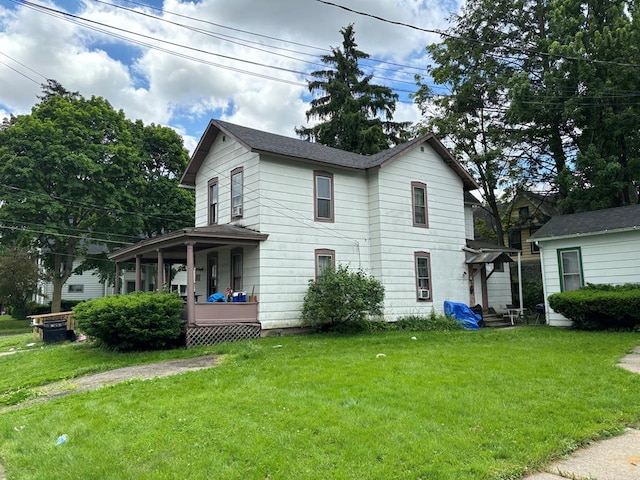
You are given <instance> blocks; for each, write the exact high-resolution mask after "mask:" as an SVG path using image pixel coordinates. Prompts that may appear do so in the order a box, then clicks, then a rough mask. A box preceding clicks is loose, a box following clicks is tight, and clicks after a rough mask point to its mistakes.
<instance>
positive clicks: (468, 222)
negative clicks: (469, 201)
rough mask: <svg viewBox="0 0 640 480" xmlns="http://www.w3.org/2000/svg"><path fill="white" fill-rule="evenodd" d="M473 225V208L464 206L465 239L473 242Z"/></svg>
mask: <svg viewBox="0 0 640 480" xmlns="http://www.w3.org/2000/svg"><path fill="white" fill-rule="evenodd" d="M473 227H474V225H473V207H471V205H465V206H464V233H465V238H468V239H469V240H473V239H474V238H475V234H474V228H473Z"/></svg>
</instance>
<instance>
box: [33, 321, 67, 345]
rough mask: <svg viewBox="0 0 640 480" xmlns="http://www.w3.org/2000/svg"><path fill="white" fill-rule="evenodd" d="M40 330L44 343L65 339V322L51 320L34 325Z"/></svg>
mask: <svg viewBox="0 0 640 480" xmlns="http://www.w3.org/2000/svg"><path fill="white" fill-rule="evenodd" d="M34 327H36V328H39V329H40V330H42V341H43V342H44V343H56V342H64V341H65V340H66V339H67V322H55V323H53V322H51V323H43V324H38V325H34Z"/></svg>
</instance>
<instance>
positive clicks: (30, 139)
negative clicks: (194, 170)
mask: <svg viewBox="0 0 640 480" xmlns="http://www.w3.org/2000/svg"><path fill="white" fill-rule="evenodd" d="M43 91H44V95H43V96H42V97H41V101H40V103H38V104H37V105H35V106H34V107H33V108H32V111H31V114H29V115H21V116H18V117H11V118H10V119H9V120H5V121H4V122H3V124H2V125H1V126H0V192H1V193H2V198H3V202H4V203H3V205H2V208H0V222H1V223H0V224H1V225H2V226H3V235H2V238H1V241H2V243H4V244H13V245H20V246H24V247H25V248H30V249H36V250H38V251H39V253H40V257H41V261H42V265H43V267H44V269H45V273H46V275H47V278H48V279H49V280H50V281H51V282H52V284H53V298H52V311H54V312H55V311H59V309H60V302H61V298H62V286H63V285H64V283H65V282H66V281H67V279H68V278H69V277H70V276H71V275H72V274H73V273H74V272H81V271H83V270H84V269H87V268H92V267H95V266H101V267H102V269H103V271H106V270H108V269H109V268H111V265H109V264H106V263H104V262H98V261H97V259H93V261H90V259H89V260H87V259H88V258H89V257H90V255H88V252H89V248H90V246H91V245H95V244H104V245H105V247H111V246H122V244H123V243H129V242H133V241H135V240H136V239H139V238H140V235H141V234H145V235H148V236H151V235H155V234H159V233H164V232H165V231H167V230H169V229H172V228H180V227H184V226H188V225H189V224H192V222H193V197H192V196H191V194H188V193H187V194H186V195H185V193H186V192H185V191H183V190H182V189H180V188H178V179H177V176H178V175H179V174H180V173H181V171H182V170H183V169H184V167H185V166H186V163H187V154H186V152H185V151H184V148H183V147H182V141H181V139H180V137H178V136H177V135H176V134H175V133H174V132H168V130H169V129H166V128H163V127H156V126H153V125H151V126H149V127H144V126H143V125H142V123H141V122H136V123H133V122H131V121H129V120H127V119H126V118H125V115H124V112H123V111H116V110H114V109H113V108H112V107H111V105H110V104H109V102H108V101H106V100H105V99H103V98H101V97H91V98H90V99H86V98H84V97H82V96H80V95H79V94H78V93H71V92H68V91H66V90H65V89H64V88H63V87H62V86H61V85H60V84H58V83H57V82H55V81H50V82H49V83H48V84H47V85H45V86H44V88H43ZM155 187H157V188H155ZM177 199H180V200H179V201H178V200H177ZM159 212H163V213H162V216H160V215H159ZM80 259H85V261H84V262H83V263H82V264H81V265H80V266H78V265H77V263H76V264H75V265H74V261H75V260H80Z"/></svg>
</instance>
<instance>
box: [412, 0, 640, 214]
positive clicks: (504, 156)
mask: <svg viewBox="0 0 640 480" xmlns="http://www.w3.org/2000/svg"><path fill="white" fill-rule="evenodd" d="M639 20H640V14H639V7H638V5H637V4H636V2H632V1H629V0H604V1H601V2H591V1H579V0H558V1H555V2H547V1H543V0H491V1H489V0H469V1H468V2H467V3H466V7H465V10H464V11H463V13H462V14H461V15H460V16H457V17H454V18H453V26H452V28H451V29H450V30H449V31H448V32H447V33H446V35H445V36H444V37H443V41H442V42H441V43H439V44H437V45H432V46H430V47H429V50H430V52H431V53H432V54H433V57H434V60H435V67H434V68H433V71H432V74H433V77H434V80H435V81H436V83H439V84H442V85H446V86H447V87H451V93H450V94H446V95H442V96H436V95H431V96H430V95H429V93H430V91H429V90H428V89H427V88H426V87H424V86H423V88H422V89H421V91H420V92H419V94H418V95H417V101H418V102H420V104H421V105H422V106H423V110H424V111H425V112H428V107H431V106H432V105H435V115H434V117H435V118H433V119H431V125H435V126H436V129H440V131H442V132H443V133H444V134H445V135H447V136H449V137H450V140H451V141H452V142H453V144H454V145H455V146H456V149H458V151H459V152H463V156H464V158H466V159H467V160H469V161H470V163H471V164H472V165H474V166H475V167H476V173H477V174H478V176H479V177H480V182H481V184H482V186H483V193H484V195H485V199H486V200H487V202H488V203H489V204H491V203H493V199H492V198H491V193H490V192H491V191H492V190H493V191H495V189H496V188H499V189H504V188H508V187H509V186H513V187H518V186H523V187H527V186H530V185H535V186H540V185H547V186H548V188H549V189H551V190H553V191H555V192H557V193H559V195H560V198H562V199H564V201H563V203H562V206H563V207H564V209H565V211H573V210H584V209H594V208H604V207H610V206H617V205H623V204H627V203H635V202H637V201H638V186H639V180H640V169H639V161H638V158H639V152H638V150H639V144H638V131H639V128H638V127H639V126H640V125H638V122H640V115H638V113H639V112H638V109H639V108H640V104H638V102H636V101H635V100H634V98H635V96H636V92H637V91H638V89H639V87H640V85H639V83H640V76H639V75H638V65H639V64H640V49H638V48H635V47H633V46H634V45H638V44H640V32H639V28H640V26H639V24H638V22H639ZM438 116H440V118H438ZM456 128H457V129H458V131H456ZM485 176H486V180H485V178H484V177H485ZM494 179H497V181H494ZM514 189H515V188H514Z"/></svg>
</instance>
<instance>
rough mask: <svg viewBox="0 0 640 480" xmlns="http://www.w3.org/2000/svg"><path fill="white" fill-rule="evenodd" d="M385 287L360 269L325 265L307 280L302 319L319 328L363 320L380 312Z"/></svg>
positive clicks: (305, 322)
mask: <svg viewBox="0 0 640 480" xmlns="http://www.w3.org/2000/svg"><path fill="white" fill-rule="evenodd" d="M383 301H384V286H383V285H382V283H380V281H379V280H377V279H375V278H373V277H371V276H369V275H367V274H366V273H364V272H362V271H357V272H352V271H349V268H348V267H346V266H342V265H340V266H338V268H337V269H335V270H334V269H332V268H328V269H326V270H324V271H323V272H322V274H321V275H320V276H319V277H318V278H317V279H316V280H310V281H309V289H308V290H307V294H306V295H305V297H304V304H303V307H302V321H303V323H304V324H305V325H308V326H312V327H315V328H319V329H329V330H330V329H332V328H335V327H337V326H339V325H340V324H345V323H350V322H358V321H362V320H365V319H366V318H367V316H375V315H381V314H382V306H383Z"/></svg>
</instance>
